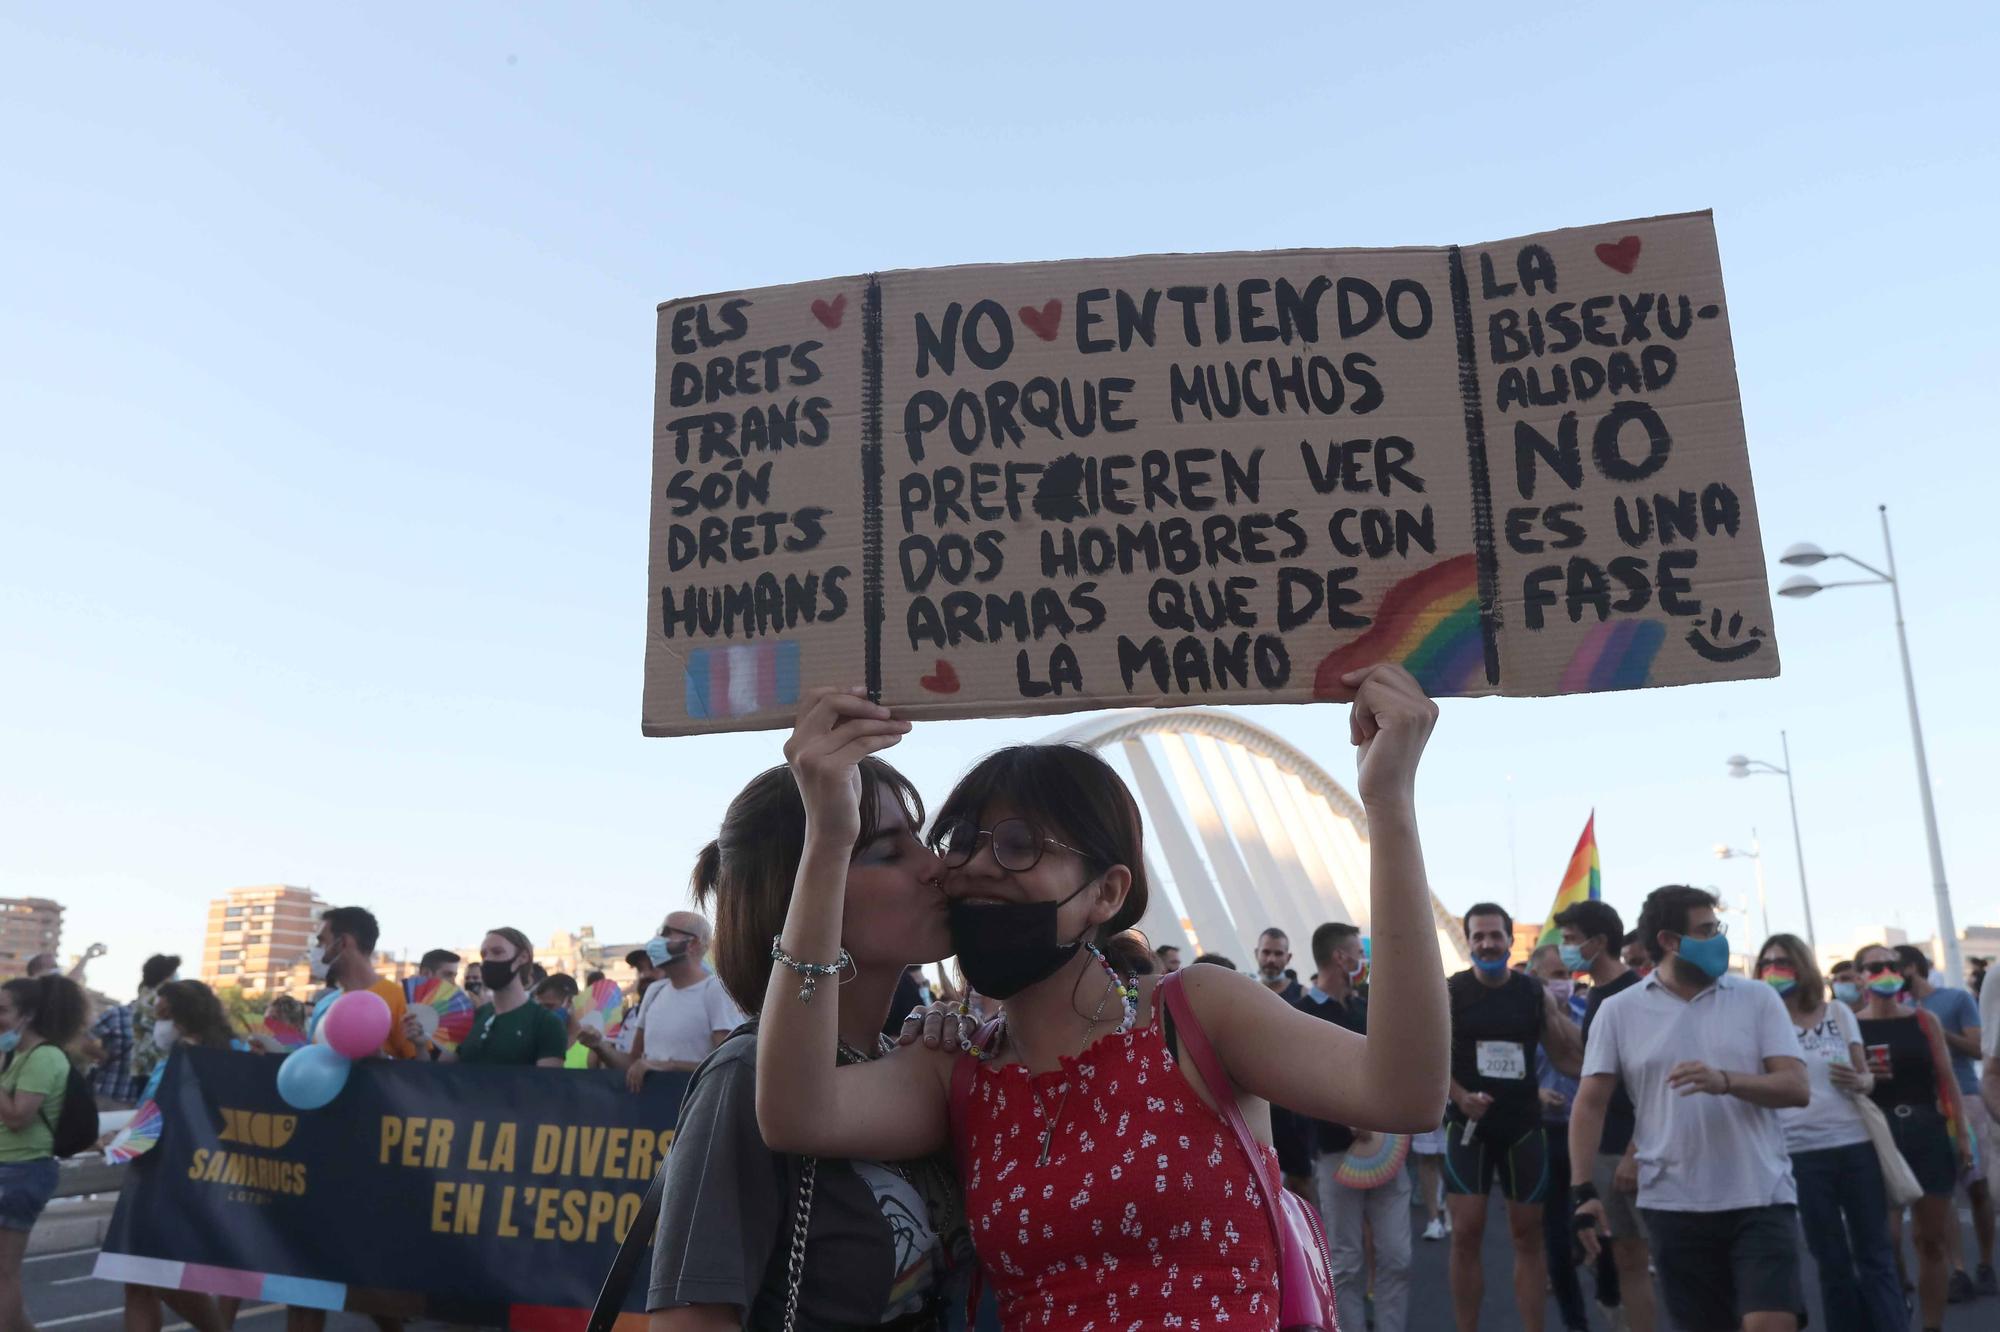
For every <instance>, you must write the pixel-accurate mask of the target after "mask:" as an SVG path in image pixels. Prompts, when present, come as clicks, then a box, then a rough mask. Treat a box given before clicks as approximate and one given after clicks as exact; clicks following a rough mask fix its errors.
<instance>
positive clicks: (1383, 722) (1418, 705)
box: [1340, 663, 1438, 806]
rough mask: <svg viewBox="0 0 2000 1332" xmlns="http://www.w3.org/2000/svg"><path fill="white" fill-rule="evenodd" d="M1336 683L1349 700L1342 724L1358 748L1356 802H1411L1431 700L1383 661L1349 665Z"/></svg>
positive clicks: (1430, 721)
mask: <svg viewBox="0 0 2000 1332" xmlns="http://www.w3.org/2000/svg"><path fill="white" fill-rule="evenodd" d="M1340 685H1341V691H1342V693H1344V694H1345V695H1346V696H1347V697H1348V698H1351V699H1352V700H1353V706H1352V707H1351V708H1350V709H1349V711H1348V714H1347V725H1348V734H1349V736H1350V738H1352V740H1353V741H1354V744H1355V747H1356V748H1357V749H1359V750H1360V751H1361V754H1360V760H1359V764H1358V767H1359V773H1358V776H1357V779H1356V785H1357V786H1358V787H1359V788H1360V792H1361V803H1362V804H1364V805H1377V804H1384V803H1398V804H1402V805H1405V806H1408V805H1411V804H1414V803H1415V801H1416V789H1417V763H1418V761H1419V760H1420V759H1421V758H1422V757H1423V753H1424V745H1425V743H1426V742H1427V741H1428V740H1429V739H1430V736H1431V729H1432V728H1433V727H1434V726H1436V725H1437V718H1438V709H1437V704H1435V703H1433V702H1431V700H1430V699H1429V698H1428V697H1427V696H1426V695H1425V694H1424V691H1423V687H1422V686H1421V685H1419V684H1418V683H1417V681H1416V678H1415V677H1414V676H1412V675H1411V674H1410V673H1409V672H1408V671H1406V670H1404V669H1403V668H1402V667H1401V666H1396V665H1392V664H1389V663H1383V664H1381V665H1378V666H1367V667H1363V668H1362V669H1360V670H1358V671H1349V672H1348V673H1347V674H1346V675H1343V676H1341V677H1340Z"/></svg>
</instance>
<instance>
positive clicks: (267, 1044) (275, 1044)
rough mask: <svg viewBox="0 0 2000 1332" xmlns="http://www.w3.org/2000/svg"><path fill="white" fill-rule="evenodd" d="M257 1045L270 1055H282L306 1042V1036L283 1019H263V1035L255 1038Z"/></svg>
mask: <svg viewBox="0 0 2000 1332" xmlns="http://www.w3.org/2000/svg"><path fill="white" fill-rule="evenodd" d="M257 1043H258V1044H259V1045H261V1046H263V1047H264V1048H265V1049H266V1050H269V1051H270V1052H271V1053H272V1054H283V1053H285V1052H287V1051H291V1050H296V1049H298V1048H299V1047H300V1046H302V1045H305V1044H306V1043H307V1042H306V1034H305V1033H304V1032H302V1031H300V1030H299V1029H298V1028H297V1027H294V1026H293V1025H292V1024H291V1023H289V1022H287V1021H285V1020H284V1019H283V1018H271V1017H267V1018H265V1019H264V1034H263V1035H262V1036H260V1037H258V1038H257Z"/></svg>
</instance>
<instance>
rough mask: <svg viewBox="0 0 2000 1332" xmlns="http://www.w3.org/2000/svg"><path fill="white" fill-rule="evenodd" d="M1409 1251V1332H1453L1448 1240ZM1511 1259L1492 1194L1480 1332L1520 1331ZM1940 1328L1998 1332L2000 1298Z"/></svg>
mask: <svg viewBox="0 0 2000 1332" xmlns="http://www.w3.org/2000/svg"><path fill="white" fill-rule="evenodd" d="M1411 1217H1412V1225H1413V1226H1414V1227H1415V1228H1416V1230H1417V1231H1418V1232H1421V1231H1422V1228H1423V1223H1422V1217H1423V1213H1422V1212H1421V1211H1418V1210H1417V1209H1415V1208H1412V1209H1411ZM1960 1220H1961V1221H1962V1222H1963V1224H1962V1225H1961V1227H1960V1229H1961V1231H1962V1232H1963V1234H1964V1235H1965V1238H1966V1244H1967V1256H1968V1258H1970V1253H1971V1250H1970V1246H1971V1243H1972V1216H1971V1214H1970V1213H1962V1214H1961V1217H1960ZM1804 1243H1805V1241H1804V1239H1803V1237H1801V1239H1800V1248H1801V1251H1802V1252H1803V1249H1804ZM1906 1243H1907V1241H1906ZM1413 1250H1414V1251H1413V1254H1412V1266H1413V1268H1414V1270H1413V1272H1412V1273H1411V1279H1410V1319H1409V1332H1452V1327H1453V1325H1452V1318H1451V1273H1450V1270H1449V1267H1448V1262H1449V1258H1450V1253H1451V1240H1450V1239H1449V1238H1447V1239H1443V1240H1436V1241H1426V1240H1424V1239H1423V1238H1422V1237H1421V1233H1419V1236H1418V1238H1417V1239H1416V1241H1415V1242H1414V1246H1413ZM1512 1255H1513V1250H1512V1246H1511V1244H1510V1243H1509V1241H1508V1238H1507V1218H1506V1213H1505V1212H1504V1211H1503V1210H1502V1207H1501V1203H1500V1200H1499V1198H1498V1197H1497V1196H1496V1197H1495V1198H1494V1200H1493V1204H1492V1210H1491V1211H1490V1212H1489V1214H1488V1216H1487V1221H1486V1248H1485V1262H1484V1264H1483V1266H1484V1267H1485V1270H1486V1297H1485V1300H1484V1301H1483V1302H1482V1303H1481V1305H1480V1310H1479V1315H1480V1318H1479V1326H1480V1328H1481V1329H1482V1332H1519V1329H1520V1327H1521V1317H1520V1314H1519V1313H1518V1312H1516V1310H1515V1308H1514V1295H1513V1284H1512V1283H1513V1258H1512ZM1904 1262H1905V1264H1906V1265H1907V1267H1908V1269H1909V1271H1910V1272H1911V1273H1912V1274H1914V1273H1915V1272H1916V1270H1917V1269H1916V1257H1915V1255H1914V1254H1908V1253H1906V1254H1905V1256H1904ZM1804 1265H1805V1290H1806V1309H1807V1315H1808V1318H1809V1322H1808V1327H1810V1328H1817V1329H1824V1328H1825V1327H1826V1318H1825V1315H1824V1314H1823V1313H1822V1312H1821V1309H1820V1301H1819V1276H1818V1273H1817V1271H1816V1270H1815V1268H1814V1266H1813V1261H1812V1257H1811V1255H1810V1254H1807V1255H1805V1256H1804ZM1580 1279H1581V1281H1582V1285H1583V1298H1584V1303H1585V1305H1586V1306H1587V1307H1588V1312H1589V1316H1590V1325H1591V1328H1592V1329H1593V1332H1610V1323H1609V1322H1608V1321H1607V1320H1606V1319H1605V1317H1604V1313H1603V1311H1602V1310H1601V1309H1599V1308H1598V1307H1597V1305H1596V1303H1595V1302H1594V1300H1593V1298H1592V1292H1593V1289H1594V1286H1593V1283H1592V1281H1591V1276H1590V1273H1589V1272H1588V1271H1585V1272H1583V1273H1582V1274H1581V1278H1580ZM1654 1307H1655V1308H1659V1309H1661V1310H1662V1313H1661V1321H1660V1323H1659V1326H1660V1327H1661V1328H1667V1327H1668V1326H1669V1324H1668V1323H1667V1322H1666V1320H1665V1313H1664V1306H1662V1305H1661V1303H1660V1300H1659V1290H1658V1287H1657V1283H1656V1285H1655V1289H1654ZM1544 1318H1545V1319H1546V1322H1545V1323H1544V1328H1545V1329H1546V1332H1563V1323H1562V1315H1561V1314H1560V1313H1558V1312H1557V1310H1556V1302H1555V1299H1554V1298H1553V1297H1551V1298H1550V1299H1549V1301H1548V1306H1547V1310H1546V1312H1545V1314H1544ZM1909 1326H1910V1328H1911V1329H1916V1328H1919V1327H1920V1326H1921V1323H1920V1321H1919V1319H1918V1317H1917V1315H1916V1314H1915V1312H1914V1311H1913V1312H1912V1313H1911V1315H1910V1324H1909ZM1944 1328H1945V1332H1995V1329H2000V1299H1996V1298H1993V1297H1988V1298H1986V1299H1982V1300H1974V1301H1972V1302H1970V1303H1967V1304H1954V1305H1948V1306H1946V1312H1945V1320H1944ZM1346 1332H1358V1330H1357V1329H1352V1328H1350V1329H1347V1330H1346Z"/></svg>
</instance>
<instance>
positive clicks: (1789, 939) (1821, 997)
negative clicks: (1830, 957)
mask: <svg viewBox="0 0 2000 1332" xmlns="http://www.w3.org/2000/svg"><path fill="white" fill-rule="evenodd" d="M1773 948H1776V949H1778V950H1780V951H1781V952H1783V953H1784V954H1785V956H1786V957H1789V958H1790V959H1791V960H1792V971H1793V972H1794V973H1795V974H1796V975H1797V976H1798V978H1799V984H1798V988H1797V989H1796V990H1794V991H1793V993H1794V994H1796V995H1797V996H1798V999H1799V1006H1800V1007H1801V1008H1803V1009H1804V1010H1805V1011H1807V1012H1809V1013H1810V1012H1814V1011H1817V1010H1818V1008H1819V1006H1820V1005H1821V1004H1823V1003H1825V1002H1826V978H1825V977H1823V976H1821V975H1820V974H1819V963H1818V962H1817V961H1815V960H1814V959H1813V954H1812V949H1810V948H1808V947H1806V941H1805V940H1804V939H1801V938H1799V936H1798V935H1796V934H1774V935H1772V936H1771V937H1770V938H1768V939H1766V940H1764V943H1763V945H1762V946H1761V947H1760V948H1758V949H1757V952H1756V955H1755V961H1753V962H1752V963H1751V969H1752V972H1753V974H1755V975H1756V976H1757V979H1759V980H1762V979H1763V971H1764V954H1766V953H1768V952H1770V951H1771V950H1772V949H1773Z"/></svg>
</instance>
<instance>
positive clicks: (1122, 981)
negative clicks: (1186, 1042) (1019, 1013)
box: [977, 944, 1139, 1166]
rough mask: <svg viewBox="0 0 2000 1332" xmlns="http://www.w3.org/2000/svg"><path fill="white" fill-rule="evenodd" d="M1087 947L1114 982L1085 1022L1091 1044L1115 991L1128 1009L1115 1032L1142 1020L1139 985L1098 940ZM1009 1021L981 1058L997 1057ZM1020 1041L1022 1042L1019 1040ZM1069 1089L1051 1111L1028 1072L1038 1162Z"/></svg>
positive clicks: (1043, 1159)
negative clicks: (1036, 1116) (1038, 1129)
mask: <svg viewBox="0 0 2000 1332" xmlns="http://www.w3.org/2000/svg"><path fill="white" fill-rule="evenodd" d="M1084 947H1086V948H1088V949H1089V950H1090V955H1091V956H1092V957H1094V958H1096V959H1097V965H1098V966H1100V967H1103V968H1104V974H1105V975H1106V976H1107V977H1108V978H1109V979H1110V982H1111V983H1110V984H1109V985H1108V986H1106V987H1105V991H1104V997H1103V998H1101V999H1099V1000H1098V1001H1097V1011H1096V1012H1095V1013H1094V1014H1092V1015H1091V1017H1090V1018H1089V1020H1088V1021H1086V1022H1085V1023H1084V1024H1083V1038H1084V1042H1085V1044H1086V1047H1087V1046H1088V1043H1089V1041H1090V1035H1091V1033H1092V1032H1094V1031H1096V1030H1097V1024H1098V1023H1099V1022H1100V1021H1102V1020H1103V1017H1104V1006H1105V1005H1106V1004H1107V1003H1109V1002H1110V1001H1111V996H1112V994H1113V993H1114V992H1116V993H1117V995H1118V996H1119V999H1120V1001H1121V1003H1122V1005H1123V1007H1124V1010H1125V1012H1124V1015H1123V1016H1122V1017H1121V1018H1120V1019H1119V1022H1118V1028H1117V1030H1116V1031H1114V1032H1113V1033H1112V1034H1113V1035H1123V1034H1124V1033H1125V1032H1128V1031H1130V1030H1132V1024H1133V1023H1134V1022H1136V1021H1138V1018H1139V986H1138V983H1137V982H1136V981H1133V980H1132V979H1131V978H1130V977H1126V976H1121V975H1119V974H1118V970H1117V968H1115V967H1113V966H1112V965H1111V962H1110V960H1109V959H1107V958H1106V957H1105V956H1104V954H1103V953H1102V952H1101V951H1100V950H1099V949H1098V947H1097V945H1096V944H1085V945H1084ZM1006 1024H1007V1015H1006V1014H1005V1013H1004V1012H1003V1013H1002V1014H1001V1015H1000V1030H999V1031H998V1032H996V1033H995V1039H994V1040H993V1041H991V1042H990V1043H989V1044H988V1046H987V1048H986V1049H984V1050H980V1051H978V1052H977V1053H978V1056H979V1058H981V1059H990V1058H992V1057H993V1052H994V1051H997V1050H998V1049H999V1048H1000V1046H1001V1044H1002V1041H1001V1039H1000V1038H1001V1037H1003V1036H1004V1035H1005V1034H1006ZM1016 1044H1017V1045H1018V1044H1019V1042H1018V1040H1017V1041H1016ZM1023 1069H1024V1070H1025V1069H1026V1061H1023ZM1069 1090H1070V1089H1069V1084H1068V1082H1065V1083H1064V1084H1063V1089H1062V1095H1061V1096H1059V1097H1058V1098H1057V1099H1056V1105H1055V1109H1054V1110H1053V1111H1051V1110H1050V1109H1049V1108H1048V1107H1047V1106H1045V1105H1044V1104H1043V1103H1042V1090H1041V1088H1039V1087H1037V1086H1036V1085H1035V1079H1034V1075H1033V1073H1029V1075H1028V1091H1029V1092H1030V1093H1032V1094H1033V1096H1034V1098H1035V1109H1036V1110H1038V1111H1040V1112H1041V1116H1042V1135H1041V1143H1040V1150H1039V1151H1038V1152H1037V1153H1036V1154H1035V1164H1036V1165H1037V1166H1045V1165H1047V1164H1048V1163H1049V1151H1050V1149H1051V1148H1052V1147H1053V1145H1054V1143H1055V1136H1056V1129H1057V1128H1059V1127H1060V1126H1061V1124H1062V1121H1063V1114H1064V1112H1065V1111H1067V1110H1068V1109H1069Z"/></svg>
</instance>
